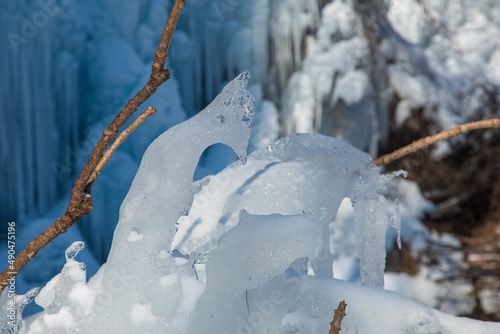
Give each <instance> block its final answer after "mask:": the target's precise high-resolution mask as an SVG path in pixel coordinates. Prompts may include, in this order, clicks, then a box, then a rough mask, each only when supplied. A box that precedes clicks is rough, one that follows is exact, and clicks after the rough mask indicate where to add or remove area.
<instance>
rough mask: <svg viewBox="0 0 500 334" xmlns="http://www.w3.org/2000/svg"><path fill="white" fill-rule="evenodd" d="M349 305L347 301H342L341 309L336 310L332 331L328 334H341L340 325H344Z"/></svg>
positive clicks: (331, 326) (331, 325)
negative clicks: (346, 309) (343, 321)
mask: <svg viewBox="0 0 500 334" xmlns="http://www.w3.org/2000/svg"><path fill="white" fill-rule="evenodd" d="M346 306H347V304H346V303H345V300H343V301H341V302H340V304H339V307H338V308H337V309H336V310H335V315H334V316H333V321H332V322H330V331H329V332H328V334H339V332H340V330H341V328H340V325H341V324H342V319H344V317H345V315H346V314H345V308H346Z"/></svg>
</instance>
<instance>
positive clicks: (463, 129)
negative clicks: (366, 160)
mask: <svg viewBox="0 0 500 334" xmlns="http://www.w3.org/2000/svg"><path fill="white" fill-rule="evenodd" d="M498 127H500V119H487V120H482V121H477V122H471V123H466V124H462V125H458V126H456V127H454V128H453V129H450V130H445V131H441V132H440V133H438V134H435V135H433V136H428V137H425V138H422V139H419V140H417V141H416V142H413V143H411V144H410V145H407V146H404V147H402V148H400V149H398V150H396V151H394V152H392V153H389V154H386V155H383V156H381V157H380V158H377V159H375V160H373V162H374V163H375V165H377V166H384V165H387V164H388V163H390V162H392V161H394V160H397V159H400V158H402V157H404V156H406V155H408V154H410V153H413V152H416V151H418V150H421V149H424V148H427V147H429V146H430V145H432V144H435V143H437V142H438V141H441V140H445V139H448V138H451V137H455V136H458V135H459V134H461V133H467V132H469V131H471V130H478V129H487V128H498Z"/></svg>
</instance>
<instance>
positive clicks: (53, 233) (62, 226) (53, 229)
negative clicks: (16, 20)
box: [0, 0, 186, 292]
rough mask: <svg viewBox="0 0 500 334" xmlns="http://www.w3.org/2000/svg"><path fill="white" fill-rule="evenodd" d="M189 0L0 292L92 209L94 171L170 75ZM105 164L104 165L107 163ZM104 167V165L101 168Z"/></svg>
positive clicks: (176, 10)
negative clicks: (171, 53) (58, 211)
mask: <svg viewBox="0 0 500 334" xmlns="http://www.w3.org/2000/svg"><path fill="white" fill-rule="evenodd" d="M185 3H186V0H176V1H175V3H174V6H173V8H172V11H171V12H170V16H169V18H168V21H167V24H166V25H165V28H164V29H163V34H162V37H161V40H160V44H159V46H158V49H157V50H156V53H155V58H154V60H153V66H152V70H151V75H150V77H149V81H148V82H147V83H146V85H145V86H144V87H143V88H142V89H141V90H140V91H139V93H137V94H136V95H135V96H134V97H133V98H132V99H130V100H128V102H127V104H126V105H125V106H124V107H123V109H122V110H121V111H120V113H119V114H118V115H117V116H116V118H115V119H114V120H113V121H112V122H111V124H110V125H108V126H107V127H106V129H105V130H104V133H103V134H102V136H101V138H100V139H99V141H98V142H97V144H96V146H95V147H94V150H93V151H92V153H91V154H90V157H89V159H88V160H87V163H86V164H85V166H84V167H83V170H82V171H81V172H80V175H79V176H78V178H77V180H76V181H75V185H74V186H73V190H72V191H71V197H70V201H69V205H68V207H67V209H66V212H65V213H64V214H63V215H62V216H61V217H60V218H58V219H56V220H55V222H54V224H52V226H50V227H49V228H47V229H46V230H45V231H43V232H42V233H41V234H39V235H37V237H36V238H35V239H33V241H31V242H30V243H29V244H28V246H26V248H25V249H23V250H22V251H21V252H20V253H19V254H18V255H17V256H16V258H15V260H14V262H13V263H11V264H9V266H8V267H7V268H6V269H5V270H4V272H3V273H2V274H0V292H1V291H3V290H4V289H5V287H6V286H7V285H8V284H9V281H10V280H11V279H12V278H14V277H15V276H16V275H17V273H18V272H19V271H20V270H21V269H22V268H23V267H24V266H25V265H27V264H28V263H29V262H30V260H31V258H33V257H34V256H37V255H38V252H39V251H40V250H41V249H42V248H43V247H45V246H46V245H48V244H49V243H50V242H51V241H52V240H54V239H55V238H56V237H57V236H58V235H60V234H62V233H64V232H66V231H67V229H68V228H69V227H71V226H72V225H73V224H74V223H75V222H76V221H78V220H79V219H80V218H82V217H83V216H85V215H87V214H88V213H89V212H90V211H92V198H91V197H90V193H91V190H92V184H93V181H94V180H95V178H94V179H92V181H90V180H91V177H92V175H93V174H94V173H95V174H96V176H95V177H97V175H98V174H99V172H100V171H98V172H96V168H97V166H98V165H99V163H100V161H101V160H103V155H104V152H105V151H106V149H107V148H108V146H109V144H110V143H111V141H112V140H113V138H114V137H115V136H116V135H117V134H118V131H119V130H120V128H121V127H122V126H123V124H125V122H126V121H127V120H128V119H129V118H130V116H132V114H133V113H134V112H135V111H137V109H138V108H139V106H140V105H141V104H142V103H143V102H144V101H146V100H147V99H148V98H150V97H151V95H153V94H154V93H155V92H156V90H157V89H158V87H159V86H160V85H161V84H163V83H164V82H165V81H167V80H168V79H169V77H170V71H169V70H168V69H165V68H164V67H165V62H166V59H167V55H168V49H169V46H170V42H171V41H172V36H173V34H174V31H175V27H176V26H177V22H178V21H179V18H180V16H181V13H182V10H183V8H184V4H185ZM111 153H112V152H111ZM107 161H108V160H103V164H106V162H107ZM102 167H104V165H103V166H102ZM102 167H100V168H101V170H102Z"/></svg>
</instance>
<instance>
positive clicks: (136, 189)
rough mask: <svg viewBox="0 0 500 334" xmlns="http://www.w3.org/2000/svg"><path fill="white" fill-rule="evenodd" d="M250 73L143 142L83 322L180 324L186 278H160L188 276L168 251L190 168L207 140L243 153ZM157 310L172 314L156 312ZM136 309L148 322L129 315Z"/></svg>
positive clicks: (187, 202) (186, 200)
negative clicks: (90, 308)
mask: <svg viewBox="0 0 500 334" xmlns="http://www.w3.org/2000/svg"><path fill="white" fill-rule="evenodd" d="M248 78H249V73H248V72H244V73H242V74H241V75H239V76H238V77H237V78H236V79H234V80H233V81H231V82H230V83H229V84H228V85H227V86H226V87H225V88H224V90H223V91H222V93H221V94H220V95H219V96H217V97H216V98H215V100H214V101H213V102H212V103H211V104H210V105H209V106H208V107H207V108H205V110H203V111H202V112H200V113H199V114H197V115H196V116H194V117H193V118H191V119H190V120H188V121H186V122H184V123H182V124H180V125H177V126H175V127H173V128H171V129H170V130H169V131H167V132H166V133H164V134H163V135H161V136H160V137H158V138H157V139H156V140H155V141H154V142H153V143H152V144H151V145H150V146H149V148H148V149H147V151H146V153H145V154H144V156H143V159H142V162H141V167H140V168H139V171H138V172H137V175H136V177H135V179H134V181H133V183H132V186H131V188H130V191H129V193H128V194H127V196H126V198H125V200H124V202H123V204H122V207H121V209H120V219H119V222H118V225H117V227H116V230H115V234H114V239H113V244H112V247H111V251H110V254H109V257H108V261H107V263H106V265H105V266H104V268H103V269H102V271H103V272H102V281H101V282H102V284H101V285H100V286H99V287H98V294H97V297H96V306H95V308H94V318H93V320H92V322H88V323H86V325H85V326H88V327H84V328H99V331H100V332H106V331H108V332H112V331H113V330H114V329H115V325H114V324H116V323H120V324H123V326H125V327H128V328H147V329H148V330H150V331H152V332H155V331H156V332H160V331H161V332H164V330H165V328H166V326H167V325H166V324H167V323H178V324H179V327H177V328H175V329H174V330H176V331H177V332H178V331H180V330H181V329H182V326H183V325H182V323H181V322H182V321H181V320H182V318H185V317H184V315H183V314H180V313H179V312H182V308H179V307H180V305H182V301H183V300H182V298H184V297H185V296H184V297H183V293H182V291H183V290H182V286H183V284H185V282H186V280H185V279H183V278H182V277H183V276H182V275H181V278H180V279H179V280H176V281H173V280H170V284H168V286H167V287H165V286H164V285H165V279H164V277H166V276H168V275H169V274H172V272H175V271H180V272H179V273H180V274H183V275H184V274H185V275H188V276H189V275H190V273H189V271H184V272H183V271H182V270H180V269H179V268H178V266H177V265H176V263H175V261H174V260H173V258H172V257H171V256H170V255H169V252H170V251H171V247H170V245H171V242H172V240H173V238H174V234H175V231H176V226H175V225H176V222H177V219H178V218H179V217H180V216H181V215H182V214H185V212H187V211H188V210H189V208H190V206H191V202H192V198H193V193H192V190H191V187H192V181H193V174H194V171H195V168H196V165H197V163H198V160H199V157H200V155H201V154H202V153H203V151H204V150H205V149H206V148H207V147H208V146H210V145H213V144H216V143H223V144H226V145H228V146H230V147H232V148H233V150H234V151H235V152H236V154H237V155H238V156H239V157H240V158H241V159H244V158H245V157H246V148H247V144H248V138H249V136H250V128H249V126H250V123H251V121H252V117H253V111H252V109H253V97H252V96H251V94H250V93H249V92H248V91H247V90H246V86H247V82H248ZM136 275H139V277H140V278H139V279H138V278H137V277H136ZM162 278H163V279H162ZM166 296H168V297H166ZM110 303H112V304H113V307H109V305H110ZM165 303H168V305H166V304H165ZM134 305H135V306H134ZM141 305H142V306H141ZM148 305H149V306H148ZM131 308H132V309H131ZM160 310H162V311H161V312H162V313H167V314H169V316H160V314H158V312H159V311H160ZM137 313H140V314H145V315H146V318H147V319H149V320H150V321H149V320H148V321H142V322H141V321H138V320H137V319H136V317H135V316H134V317H132V318H131V317H130V315H131V314H137ZM131 319H132V320H131ZM133 319H136V320H137V321H135V320H133ZM154 319H157V320H156V321H153V320H154Z"/></svg>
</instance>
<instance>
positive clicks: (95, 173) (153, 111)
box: [88, 106, 156, 183]
mask: <svg viewBox="0 0 500 334" xmlns="http://www.w3.org/2000/svg"><path fill="white" fill-rule="evenodd" d="M154 114H156V109H155V106H151V107H149V108H146V110H144V111H143V112H142V114H140V115H139V117H137V118H136V119H135V121H134V122H132V124H130V125H129V127H128V128H126V129H125V130H123V131H122V132H121V133H120V134H119V135H118V137H117V138H116V139H115V141H114V142H113V144H111V146H110V147H109V148H108V150H107V151H106V152H104V154H103V156H102V158H101V160H100V161H99V163H98V164H97V167H96V168H95V170H94V171H93V172H92V175H91V176H90V179H89V181H88V183H93V182H94V181H95V180H96V179H97V177H98V176H99V174H101V172H102V169H103V168H104V166H106V164H107V163H108V161H109V159H111V156H112V155H113V153H115V151H116V149H117V148H118V147H120V145H121V144H122V143H123V142H124V141H125V140H126V139H127V138H128V136H129V135H130V134H131V133H132V132H133V131H134V130H135V129H137V128H138V127H139V126H141V125H142V123H144V121H145V120H146V118H148V117H149V116H151V115H154Z"/></svg>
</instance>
